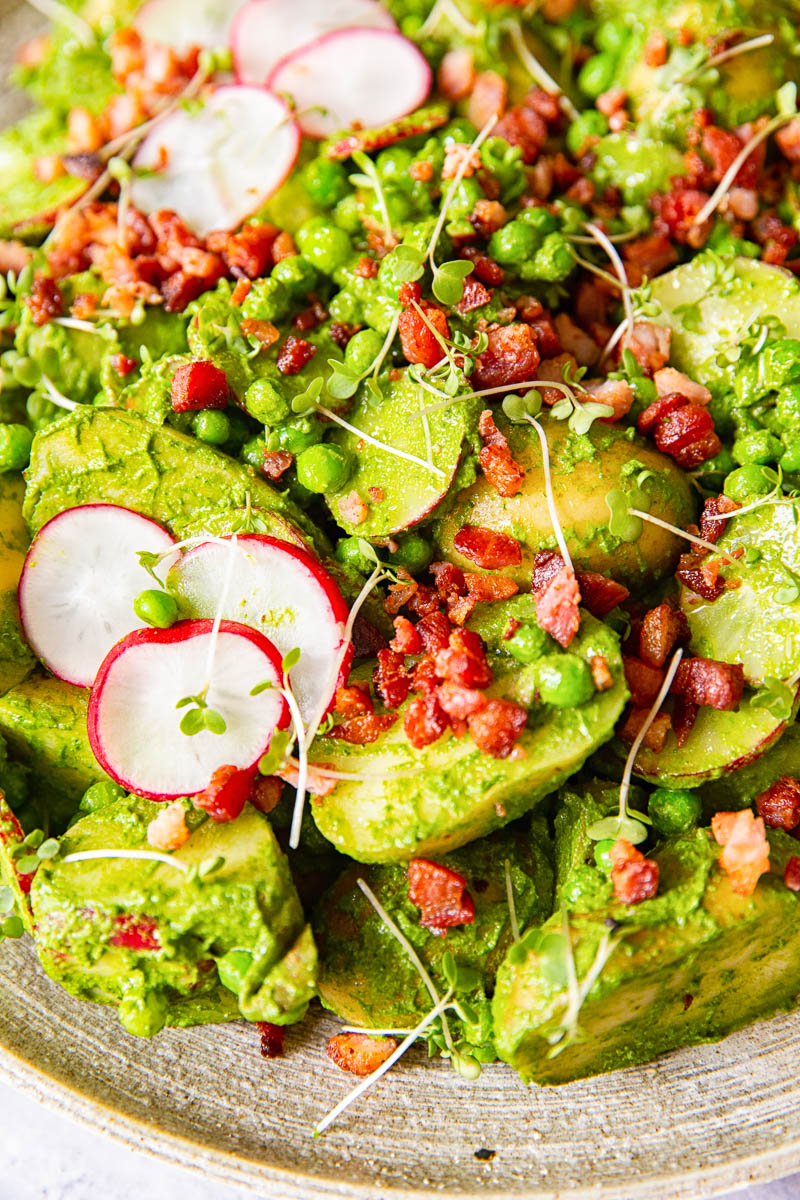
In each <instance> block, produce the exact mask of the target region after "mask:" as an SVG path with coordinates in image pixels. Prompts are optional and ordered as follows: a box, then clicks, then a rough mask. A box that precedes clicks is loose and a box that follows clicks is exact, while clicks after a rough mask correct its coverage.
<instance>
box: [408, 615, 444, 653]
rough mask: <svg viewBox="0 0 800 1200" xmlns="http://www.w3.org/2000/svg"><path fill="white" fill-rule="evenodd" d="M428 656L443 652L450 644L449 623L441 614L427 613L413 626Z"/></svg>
mask: <svg viewBox="0 0 800 1200" xmlns="http://www.w3.org/2000/svg"><path fill="white" fill-rule="evenodd" d="M414 628H415V629H416V631H417V633H418V634H419V637H420V638H421V639H422V645H423V646H424V647H425V650H426V652H427V653H428V654H436V653H437V652H438V651H439V650H444V649H445V648H446V646H447V645H448V644H449V642H450V622H449V621H448V619H447V617H446V616H445V615H444V613H442V612H429V613H427V615H426V616H424V617H422V619H421V620H419V621H417V623H416V625H415V626H414Z"/></svg>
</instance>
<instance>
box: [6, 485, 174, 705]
mask: <svg viewBox="0 0 800 1200" xmlns="http://www.w3.org/2000/svg"><path fill="white" fill-rule="evenodd" d="M172 545H174V538H173V537H172V536H171V535H170V534H169V533H167V531H166V529H162V527H161V526H160V525H157V524H156V522H155V521H151V520H149V518H148V517H143V516H141V514H140V513H136V512H132V511H131V510H130V509H129V508H120V507H119V506H118V505H115V504H84V505H79V506H78V507H77V508H68V509H66V510H65V511H64V512H62V513H59V515H58V516H57V517H53V519H52V520H51V521H48V522H47V524H46V525H44V526H42V528H41V529H40V530H39V532H38V534H37V535H36V537H35V538H34V540H33V543H32V545H31V547H30V549H29V551H28V554H27V556H26V558H25V564H24V566H23V568H22V575H21V577H20V582H19V607H20V616H21V619H22V628H23V631H24V633H25V637H26V638H27V640H28V642H29V643H30V645H31V648H32V650H33V652H34V654H36V655H37V656H38V657H39V658H40V659H41V660H42V662H43V663H44V664H45V666H46V667H49V669H50V670H51V671H52V672H53V674H54V675H58V677H59V678H60V679H64V680H66V681H67V683H74V684H77V685H78V687H91V685H92V683H93V681H94V677H95V675H96V673H97V669H98V667H99V666H100V664H101V662H102V661H103V659H104V658H105V656H106V654H108V651H109V650H110V649H111V647H112V646H113V645H114V643H115V642H118V641H119V640H120V638H122V637H124V636H125V634H126V633H130V632H131V630H132V629H141V628H142V627H143V625H144V622H143V621H140V620H139V618H138V617H137V616H136V614H135V612H134V611H133V602H134V600H135V599H136V597H137V596H138V595H139V593H140V592H142V591H144V590H145V589H146V588H151V587H155V583H154V582H153V579H152V577H151V576H150V575H148V573H147V571H145V569H144V567H143V566H141V564H140V562H139V557H138V554H139V551H141V550H147V551H149V552H150V553H155V554H163V553H164V552H165V551H168V550H169V549H170V547H171V546H172Z"/></svg>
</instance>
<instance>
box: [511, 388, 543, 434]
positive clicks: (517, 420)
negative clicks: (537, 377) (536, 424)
mask: <svg viewBox="0 0 800 1200" xmlns="http://www.w3.org/2000/svg"><path fill="white" fill-rule="evenodd" d="M541 411H542V396H541V392H537V390H536V388H531V389H530V391H528V392H526V393H525V395H524V396H506V398H505V399H504V400H503V412H504V413H505V415H506V416H507V417H508V419H509V421H511V422H512V424H514V425H521V424H523V423H524V422H525V421H527V419H528V417H538V415H539V413H540V412H541Z"/></svg>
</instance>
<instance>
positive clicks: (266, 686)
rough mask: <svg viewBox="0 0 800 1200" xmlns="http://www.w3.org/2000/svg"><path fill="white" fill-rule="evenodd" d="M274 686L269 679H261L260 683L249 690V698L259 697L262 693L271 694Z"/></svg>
mask: <svg viewBox="0 0 800 1200" xmlns="http://www.w3.org/2000/svg"><path fill="white" fill-rule="evenodd" d="M274 687H275V684H274V683H273V682H272V680H271V679H263V680H262V681H261V683H257V684H256V685H255V687H251V688H250V695H251V696H260V695H261V693H262V692H271V691H272V689H273V688H274Z"/></svg>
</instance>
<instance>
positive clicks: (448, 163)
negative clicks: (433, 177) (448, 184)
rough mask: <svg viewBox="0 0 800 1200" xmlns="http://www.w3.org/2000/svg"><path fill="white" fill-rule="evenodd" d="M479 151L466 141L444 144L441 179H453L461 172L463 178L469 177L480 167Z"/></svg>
mask: <svg viewBox="0 0 800 1200" xmlns="http://www.w3.org/2000/svg"><path fill="white" fill-rule="evenodd" d="M481 166H482V163H481V152H480V150H475V149H474V148H473V147H472V146H470V145H467V143H466V142H448V143H446V144H445V152H444V165H443V166H442V179H454V178H455V176H456V175H458V173H459V172H461V175H462V178H463V179H471V178H472V176H473V175H474V174H475V172H476V171H479V170H480V169H481Z"/></svg>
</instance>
